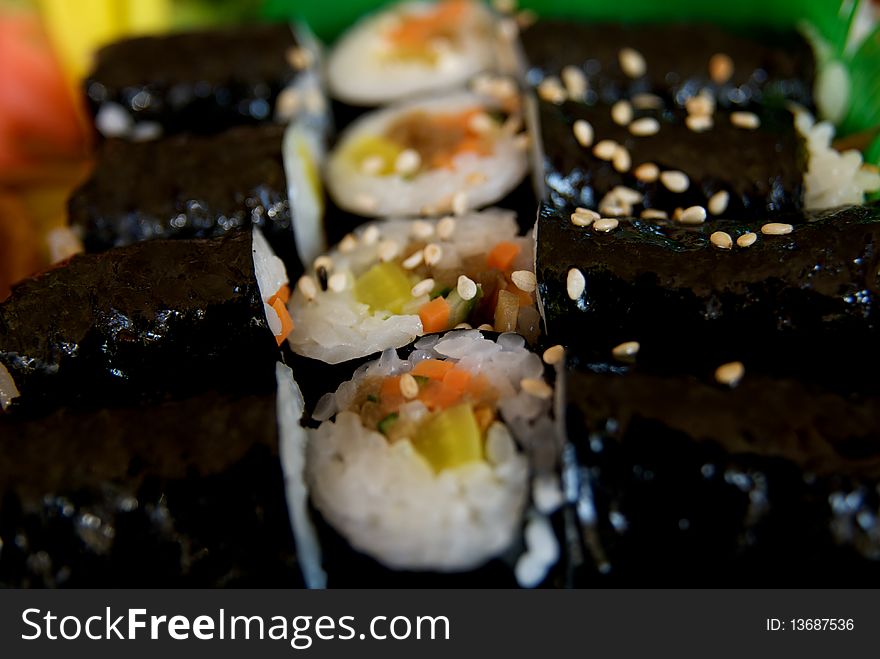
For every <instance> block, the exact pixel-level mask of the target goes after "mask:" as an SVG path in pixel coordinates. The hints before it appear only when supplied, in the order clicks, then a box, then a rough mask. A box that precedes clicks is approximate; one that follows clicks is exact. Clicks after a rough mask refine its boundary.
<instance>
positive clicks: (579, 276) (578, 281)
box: [565, 268, 587, 300]
mask: <svg viewBox="0 0 880 659" xmlns="http://www.w3.org/2000/svg"><path fill="white" fill-rule="evenodd" d="M586 287H587V280H586V279H584V273H583V272H581V271H580V270H578V269H577V268H572V269H571V270H569V271H568V277H566V280H565V290H566V292H567V293H568V297H569V298H570V299H572V300H577V299H578V298H579V297H580V296H581V295H582V294H583V292H584V289H585V288H586Z"/></svg>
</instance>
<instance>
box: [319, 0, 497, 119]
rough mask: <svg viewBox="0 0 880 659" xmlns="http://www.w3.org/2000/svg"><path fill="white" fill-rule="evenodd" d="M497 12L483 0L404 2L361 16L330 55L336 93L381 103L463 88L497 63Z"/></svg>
mask: <svg viewBox="0 0 880 659" xmlns="http://www.w3.org/2000/svg"><path fill="white" fill-rule="evenodd" d="M493 38H494V27H493V21H492V16H491V15H490V13H489V11H488V10H487V9H486V7H485V6H484V5H483V4H482V3H480V2H477V1H476V0H437V1H433V2H423V1H417V2H401V3H398V4H395V5H392V6H391V7H389V8H386V9H382V10H380V11H378V12H376V13H375V14H372V15H369V16H367V17H365V18H364V19H362V20H361V21H359V22H358V23H357V24H356V25H354V26H353V27H352V28H351V29H349V30H348V32H346V33H345V34H344V35H343V36H342V37H341V38H340V40H339V42H338V43H337V44H336V45H335V47H334V48H333V50H332V52H331V53H330V56H329V57H328V59H327V82H328V84H329V87H330V92H331V94H332V95H333V96H334V97H336V98H338V99H340V100H342V101H344V102H346V103H349V104H352V105H381V104H384V103H389V102H392V101H397V100H400V99H402V98H404V97H408V96H414V95H417V94H424V93H426V92H436V91H440V90H443V89H446V88H453V87H460V86H462V85H464V83H466V82H467V81H468V80H469V79H470V78H472V77H474V76H475V75H476V74H478V73H481V72H482V71H485V70H487V69H488V68H490V67H491V66H492V65H493V64H494V62H495V52H494V45H493Z"/></svg>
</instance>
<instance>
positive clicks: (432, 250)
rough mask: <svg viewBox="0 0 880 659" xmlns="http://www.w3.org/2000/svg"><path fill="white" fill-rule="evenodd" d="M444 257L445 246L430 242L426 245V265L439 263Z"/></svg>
mask: <svg viewBox="0 0 880 659" xmlns="http://www.w3.org/2000/svg"><path fill="white" fill-rule="evenodd" d="M442 258H443V248H442V247H440V245H438V244H437V243H430V244H428V245H426V246H425V249H424V259H425V265H437V264H438V263H439V262H440V259H442Z"/></svg>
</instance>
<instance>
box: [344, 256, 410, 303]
mask: <svg viewBox="0 0 880 659" xmlns="http://www.w3.org/2000/svg"><path fill="white" fill-rule="evenodd" d="M412 285H413V283H412V281H411V280H410V278H409V275H407V273H406V271H405V270H404V269H403V268H401V267H400V266H399V265H397V264H396V263H392V262H387V263H377V264H376V265H374V266H373V267H372V268H370V269H369V270H367V271H366V272H365V273H364V274H362V275H361V276H360V277H358V278H357V279H356V280H355V282H354V297H355V299H356V300H357V301H358V302H361V303H363V304H366V305H368V306H369V307H370V309H371V310H372V311H390V312H391V313H394V314H399V313H402V312H403V307H404V305H405V304H407V303H408V302H409V301H410V300H412Z"/></svg>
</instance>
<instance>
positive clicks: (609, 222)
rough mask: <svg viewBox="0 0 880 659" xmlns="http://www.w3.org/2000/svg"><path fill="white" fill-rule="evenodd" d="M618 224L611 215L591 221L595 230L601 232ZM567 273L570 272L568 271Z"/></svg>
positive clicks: (613, 228)
mask: <svg viewBox="0 0 880 659" xmlns="http://www.w3.org/2000/svg"><path fill="white" fill-rule="evenodd" d="M619 224H620V222H619V221H618V220H615V219H614V218H613V217H603V218H602V219H599V220H596V221H595V222H593V228H594V229H595V230H596V231H601V232H602V233H608V232H610V231H614V230H615V229H616V228H617V226H618V225H619ZM569 275H571V272H570V271H569Z"/></svg>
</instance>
